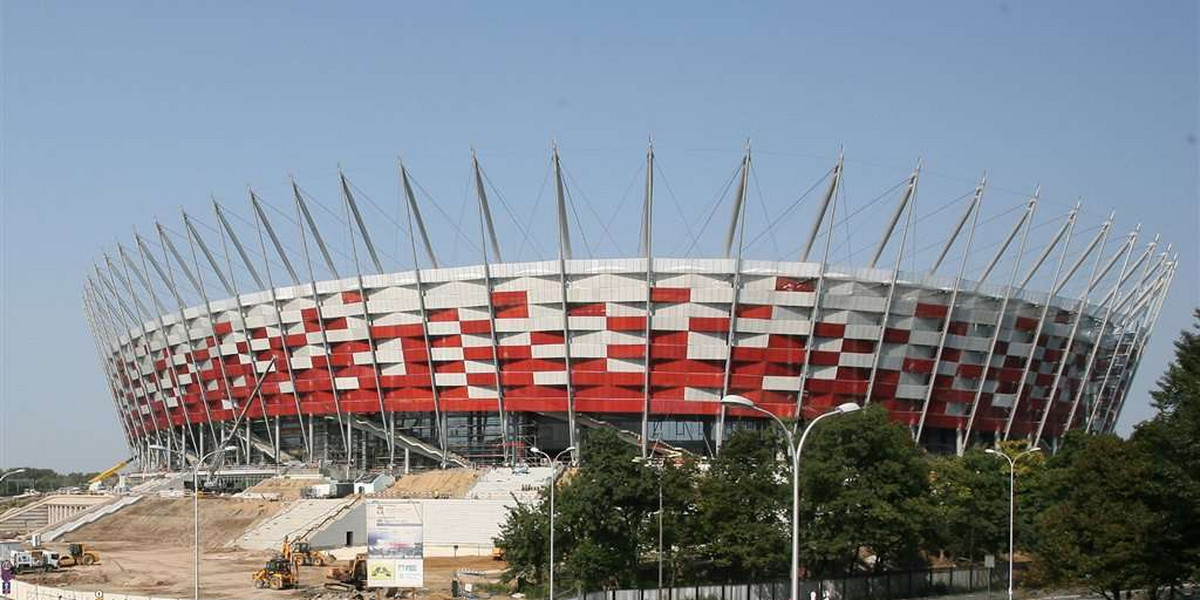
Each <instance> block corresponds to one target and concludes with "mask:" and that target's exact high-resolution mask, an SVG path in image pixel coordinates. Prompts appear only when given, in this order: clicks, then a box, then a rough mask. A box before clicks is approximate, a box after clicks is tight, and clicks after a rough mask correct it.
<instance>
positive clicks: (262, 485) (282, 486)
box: [246, 477, 322, 500]
mask: <svg viewBox="0 0 1200 600" xmlns="http://www.w3.org/2000/svg"><path fill="white" fill-rule="evenodd" d="M321 482H322V480H320V479H312V478H305V479H289V478H287V477H272V478H270V479H264V480H262V481H260V482H258V483H256V484H254V485H252V486H250V487H248V488H246V491H247V492H250V493H255V494H279V497H280V499H282V500H296V499H297V498H299V497H300V492H301V490H303V489H304V488H306V487H311V486H314V485H317V484H318V483H321Z"/></svg>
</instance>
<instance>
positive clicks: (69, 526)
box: [38, 496, 143, 542]
mask: <svg viewBox="0 0 1200 600" xmlns="http://www.w3.org/2000/svg"><path fill="white" fill-rule="evenodd" d="M142 498H143V496H118V497H114V498H113V500H112V501H111V502H106V503H104V504H97V505H96V506H93V507H91V508H88V509H87V510H84V511H83V512H81V513H79V514H77V515H75V516H73V517H71V518H69V519H67V520H66V521H63V522H61V523H57V524H55V525H52V526H47V527H44V528H42V529H41V530H39V531H38V533H40V534H41V536H42V540H43V541H46V542H53V541H54V540H56V539H58V538H59V537H61V536H63V535H64V534H67V533H70V532H72V531H75V530H76V529H79V528H80V527H83V526H84V525H87V524H88V523H94V522H96V521H98V520H100V519H102V518H104V517H106V516H108V515H111V514H113V513H115V512H117V511H119V510H121V509H123V508H125V507H126V506H129V505H130V504H133V503H135V502H138V501H140V500H141V499H142Z"/></svg>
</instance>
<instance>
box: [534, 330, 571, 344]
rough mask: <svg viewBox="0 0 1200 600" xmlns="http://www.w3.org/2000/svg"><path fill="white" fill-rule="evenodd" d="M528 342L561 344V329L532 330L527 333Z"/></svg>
mask: <svg viewBox="0 0 1200 600" xmlns="http://www.w3.org/2000/svg"><path fill="white" fill-rule="evenodd" d="M529 343H531V344H533V345H535V346H536V345H542V344H561V343H563V333H562V332H561V331H532V332H530V333H529Z"/></svg>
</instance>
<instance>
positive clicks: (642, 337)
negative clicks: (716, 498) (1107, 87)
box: [85, 217, 1175, 467]
mask: <svg viewBox="0 0 1200 600" xmlns="http://www.w3.org/2000/svg"><path fill="white" fill-rule="evenodd" d="M965 220H966V217H964V221H965ZM972 226H973V224H972ZM1106 227H1107V226H1106ZM272 234H273V232H272ZM1134 242H1135V236H1133V235H1131V236H1130V237H1129V238H1128V239H1127V245H1122V247H1121V249H1120V251H1121V252H1123V254H1121V252H1119V253H1118V254H1116V255H1114V256H1113V260H1112V261H1111V262H1112V263H1113V264H1116V263H1120V264H1121V272H1120V277H1119V278H1118V279H1123V281H1119V282H1118V283H1117V285H1114V286H1113V288H1112V290H1111V291H1109V293H1108V295H1107V296H1105V295H1103V294H1102V293H1101V292H1102V291H1103V290H1102V291H1097V292H1095V293H1094V294H1093V295H1091V297H1088V294H1084V295H1082V296H1075V297H1064V296H1053V297H1051V295H1050V294H1048V293H1046V292H1044V291H1043V292H1040V293H1039V292H1035V291H1032V290H1029V289H1024V288H1023V286H1016V285H1002V284H992V283H985V284H977V283H976V282H973V281H969V280H966V279H965V278H963V277H961V276H958V277H956V276H947V275H932V274H929V273H904V272H897V271H895V270H892V269H884V268H873V269H872V268H843V267H838V266H836V265H832V264H828V263H826V262H814V261H809V262H773V261H757V260H748V259H746V260H743V259H740V258H728V259H673V258H659V257H655V258H652V259H648V258H645V257H642V258H625V259H607V260H568V259H565V258H560V260H553V261H543V262H526V263H506V262H495V263H492V264H486V265H474V266H463V267H450V268H430V269H421V270H420V271H419V272H418V271H406V272H399V273H382V274H362V275H355V276H352V277H348V278H343V279H339V280H329V281H317V282H316V283H315V285H314V284H312V283H297V284H294V285H289V286H278V285H275V286H271V285H268V286H266V287H265V288H263V289H259V290H236V287H235V288H234V291H235V292H236V293H234V294H233V296H232V297H228V298H226V297H221V298H220V299H218V298H216V297H209V298H208V299H207V300H206V301H204V302H203V303H202V304H200V305H192V306H182V307H181V308H176V307H173V306H171V302H170V301H169V299H168V298H163V299H160V298H158V297H157V296H155V294H154V293H153V292H152V291H149V290H151V289H152V288H151V287H150V286H148V285H147V286H146V287H145V289H146V290H147V292H144V293H141V294H139V293H137V292H136V290H137V289H138V285H139V282H142V283H145V282H146V281H147V280H149V279H151V278H152V277H153V276H154V274H155V273H157V274H158V275H159V276H160V277H162V280H163V282H164V283H167V284H172V285H174V284H181V282H182V280H183V279H184V277H183V276H180V277H179V279H180V281H178V282H177V281H175V275H176V273H175V272H173V271H171V272H166V271H170V264H169V263H170V261H169V259H164V263H167V264H166V266H167V269H164V268H163V263H159V262H158V261H157V260H154V258H153V255H148V254H147V253H146V252H144V250H145V246H144V244H142V240H141V239H139V240H138V244H139V245H138V246H137V247H136V248H137V249H135V250H134V251H126V249H125V248H120V255H119V256H118V257H117V258H115V259H109V260H108V261H107V266H108V269H107V270H101V269H97V272H96V275H95V277H94V278H93V279H92V281H91V283H90V285H89V287H88V290H87V292H86V294H85V307H86V312H87V314H88V316H89V319H90V321H91V323H92V326H93V330H94V332H95V335H96V338H97V341H98V344H99V351H100V354H101V356H102V358H103V361H102V362H103V367H104V370H105V373H106V375H107V376H108V381H109V383H110V385H111V388H112V390H111V391H112V393H113V398H114V402H115V406H116V408H117V411H118V413H119V416H120V418H121V422H122V425H123V427H124V429H125V432H126V435H127V439H128V441H129V444H130V446H131V447H132V448H133V449H134V450H135V451H138V452H152V451H151V450H147V448H149V447H150V446H151V445H153V446H155V447H166V448H170V449H174V450H180V449H182V450H184V451H186V452H189V453H194V454H195V453H203V452H204V451H207V450H212V449H214V448H215V447H216V444H217V443H218V441H219V440H222V439H230V440H233V441H232V442H230V443H234V444H235V445H238V446H239V448H241V451H240V452H239V453H238V460H242V461H246V462H259V461H273V460H279V461H285V460H298V461H307V462H320V461H332V462H339V461H349V462H352V463H354V464H357V465H359V466H364V467H365V466H371V465H380V464H385V463H387V464H396V463H397V462H399V460H400V459H399V458H398V456H399V455H400V454H401V453H403V454H404V455H405V456H408V454H409V453H416V454H417V455H418V456H425V457H428V458H432V459H442V460H447V459H448V460H452V461H457V462H462V463H465V462H470V461H499V460H507V459H509V458H510V457H515V456H517V453H518V452H519V451H520V449H522V448H524V447H526V446H529V445H535V444H536V445H539V446H542V447H547V446H550V447H554V444H555V443H556V442H557V444H558V446H559V447H565V446H566V445H567V444H568V443H572V442H574V441H575V439H576V435H577V434H578V431H579V430H580V429H582V428H586V427H594V426H606V425H612V426H617V427H619V428H621V429H624V430H626V431H628V432H629V435H630V436H631V438H633V439H641V440H642V441H643V443H645V440H647V439H660V440H664V441H666V442H667V443H671V444H675V445H680V446H685V447H691V448H693V449H697V450H701V451H702V450H703V449H704V448H714V447H717V446H719V444H720V441H721V438H722V437H723V435H724V431H725V427H727V426H731V425H732V424H733V422H734V421H735V420H741V419H752V418H756V415H755V414H754V413H752V412H743V411H739V410H735V411H734V413H733V414H723V410H722V407H721V404H720V402H719V401H720V399H721V398H722V397H723V396H725V395H728V394H739V395H742V396H745V397H747V398H750V399H751V400H753V401H754V402H756V403H757V404H758V405H759V406H761V407H762V408H765V409H766V410H769V411H771V412H773V413H775V414H776V415H779V416H782V417H793V416H796V415H801V416H803V417H812V416H815V415H817V414H819V413H821V412H823V411H825V410H827V409H829V408H830V407H832V406H836V405H837V404H839V403H842V402H848V401H853V402H859V403H871V404H880V405H882V406H883V407H885V408H886V409H887V410H888V412H889V414H890V415H891V417H892V419H893V420H895V421H896V422H898V423H902V424H904V425H907V426H909V427H910V428H911V430H912V431H913V435H914V436H915V438H916V439H917V441H918V443H920V444H922V445H925V446H928V447H931V448H938V449H941V450H943V451H954V450H961V449H962V448H964V447H965V446H967V445H970V444H981V443H991V442H993V441H994V440H996V439H1011V438H1029V439H1031V440H1035V441H1037V442H1039V443H1050V444H1053V443H1054V442H1055V441H1056V440H1057V439H1058V438H1060V437H1061V436H1062V435H1063V433H1064V432H1066V431H1067V430H1070V429H1088V430H1091V431H1107V430H1111V429H1112V427H1113V426H1114V424H1115V422H1116V420H1117V417H1118V415H1119V413H1120V410H1121V404H1122V401H1123V398H1124V396H1125V394H1126V392H1127V389H1128V385H1129V382H1130V380H1131V378H1132V377H1133V374H1134V371H1135V369H1136V365H1137V362H1138V359H1139V358H1140V353H1141V349H1142V347H1143V346H1144V344H1145V340H1146V337H1147V336H1148V334H1149V330H1150V327H1151V326H1152V324H1153V320H1154V317H1155V316H1156V314H1157V310H1158V308H1159V306H1160V305H1161V301H1162V297H1163V296H1164V295H1165V293H1166V289H1167V287H1168V285H1169V282H1170V278H1171V275H1172V274H1173V271H1174V265H1175V263H1174V261H1172V260H1168V258H1167V257H1166V256H1165V255H1162V256H1159V255H1157V254H1155V248H1154V247H1153V246H1151V247H1147V248H1146V250H1145V252H1143V253H1142V255H1141V256H1140V258H1139V254H1138V253H1137V252H1135V251H1134ZM205 251H206V252H207V250H205ZM227 252H228V250H227ZM414 252H415V251H414ZM139 255H140V256H139ZM1119 258H1120V259H1123V261H1121V260H1118V259H1119ZM147 259H150V260H147ZM648 260H649V261H652V262H651V264H650V265H649V266H650V267H651V268H647V266H648V263H647V261H648ZM1110 266H1112V265H1111V264H1110ZM151 267H153V268H151ZM192 267H193V269H192V270H191V272H187V271H188V269H186V268H185V266H184V262H181V263H180V264H178V265H176V268H177V269H178V270H179V272H180V273H181V274H182V275H186V276H187V277H188V278H193V279H201V281H200V282H199V284H200V285H201V286H203V285H204V284H203V279H202V278H200V277H198V275H199V273H200V271H201V265H200V264H199V260H197V262H196V263H195V264H194V265H192ZM268 268H269V267H268ZM1114 272H1115V270H1114ZM293 275H294V273H293ZM209 279H212V277H211V274H210V275H209ZM209 285H210V286H216V284H215V283H213V282H211V281H210V282H209ZM176 300H177V301H178V295H176ZM178 303H179V304H182V302H181V301H178ZM173 308H174V309H173ZM272 359H273V360H274V361H275V363H274V368H273V369H272V370H270V371H269V372H268V369H267V367H268V365H269V364H270V362H271V361H272ZM258 384H261V394H260V395H258V396H253V392H254V390H255V387H256V385H258ZM247 403H248V404H249V406H248V407H247V406H246V405H247ZM244 407H245V408H246V413H245V420H244V421H243V422H242V423H241V424H240V425H239V426H238V430H237V431H232V430H231V426H232V424H233V423H234V422H235V421H236V420H237V417H238V413H239V412H240V411H241V409H242V408H244Z"/></svg>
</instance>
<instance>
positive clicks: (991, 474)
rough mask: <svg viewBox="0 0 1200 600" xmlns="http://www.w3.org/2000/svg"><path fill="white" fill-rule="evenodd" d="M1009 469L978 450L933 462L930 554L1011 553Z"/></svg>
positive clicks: (971, 556) (972, 556)
mask: <svg viewBox="0 0 1200 600" xmlns="http://www.w3.org/2000/svg"><path fill="white" fill-rule="evenodd" d="M1006 468H1007V467H1006V466H1005V464H1003V461H1001V460H997V459H996V457H994V456H991V455H989V454H986V453H984V452H983V451H982V450H980V449H978V448H973V449H970V450H967V451H966V452H965V453H964V454H963V455H962V456H938V457H934V458H931V459H930V490H929V496H930V503H931V510H932V513H931V515H932V517H933V518H932V520H931V521H930V523H929V525H930V526H929V529H928V530H927V532H926V548H927V549H928V550H930V551H931V552H934V553H940V554H947V555H949V556H952V557H955V558H960V557H961V558H968V559H971V560H979V559H982V558H983V557H984V555H987V554H993V555H997V554H1001V553H1005V552H1007V551H1008V476H1007V475H1006V473H1005V469H1006Z"/></svg>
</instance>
